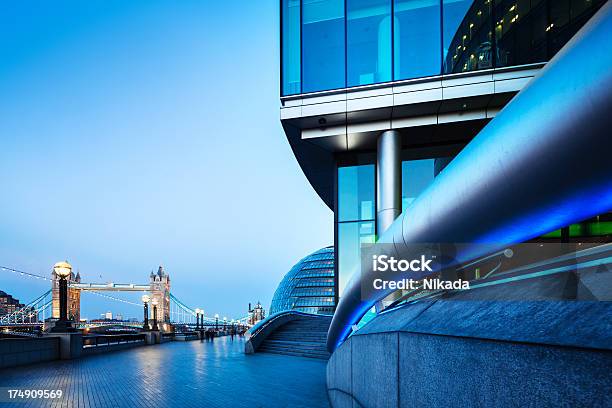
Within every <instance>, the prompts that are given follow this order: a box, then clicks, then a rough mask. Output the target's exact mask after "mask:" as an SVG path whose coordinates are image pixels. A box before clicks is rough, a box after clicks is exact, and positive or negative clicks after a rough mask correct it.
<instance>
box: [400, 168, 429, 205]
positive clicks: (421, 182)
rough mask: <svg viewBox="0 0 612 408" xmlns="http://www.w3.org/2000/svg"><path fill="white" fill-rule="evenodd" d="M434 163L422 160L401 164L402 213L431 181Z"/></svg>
mask: <svg viewBox="0 0 612 408" xmlns="http://www.w3.org/2000/svg"><path fill="white" fill-rule="evenodd" d="M434 161H435V160H434V159H423V160H408V161H403V162H402V211H404V210H405V209H406V207H408V206H409V205H410V203H412V202H413V201H414V200H415V199H416V198H417V197H418V195H419V194H421V192H423V190H425V189H426V188H427V187H428V186H429V184H431V182H432V181H433V179H434V174H435V173H434Z"/></svg>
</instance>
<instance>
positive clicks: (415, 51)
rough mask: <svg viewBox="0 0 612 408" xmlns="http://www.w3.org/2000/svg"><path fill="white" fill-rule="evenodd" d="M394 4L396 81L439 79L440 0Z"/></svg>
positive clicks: (404, 0) (404, 1) (402, 1)
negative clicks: (435, 76)
mask: <svg viewBox="0 0 612 408" xmlns="http://www.w3.org/2000/svg"><path fill="white" fill-rule="evenodd" d="M394 1H395V3H394V16H395V19H394V28H393V35H394V38H393V41H394V44H393V48H394V54H393V60H394V76H395V78H394V79H395V80H400V79H411V78H420V77H426V76H431V75H439V74H440V70H441V67H442V51H441V50H440V41H441V35H442V34H441V32H440V23H441V21H440V0H394Z"/></svg>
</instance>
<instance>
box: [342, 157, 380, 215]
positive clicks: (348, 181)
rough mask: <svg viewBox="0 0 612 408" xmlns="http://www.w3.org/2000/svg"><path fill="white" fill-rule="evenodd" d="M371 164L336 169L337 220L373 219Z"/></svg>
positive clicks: (373, 169)
mask: <svg viewBox="0 0 612 408" xmlns="http://www.w3.org/2000/svg"><path fill="white" fill-rule="evenodd" d="M374 172H375V168H374V165H373V164H367V165H361V166H351V167H340V168H339V169H338V221H339V222H343V221H360V220H361V221H363V220H373V219H374V212H375V211H376V209H375V202H374V197H375V190H374V183H375V181H374Z"/></svg>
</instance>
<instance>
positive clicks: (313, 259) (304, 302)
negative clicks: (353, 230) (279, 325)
mask: <svg viewBox="0 0 612 408" xmlns="http://www.w3.org/2000/svg"><path fill="white" fill-rule="evenodd" d="M334 295H335V294H334V247H331V246H330V247H326V248H322V249H319V250H318V251H316V252H313V253H312V254H310V255H308V256H306V257H304V258H302V259H301V260H300V261H299V262H298V263H296V264H295V265H294V266H293V267H292V268H291V269H290V270H289V272H287V274H286V275H285V277H284V278H283V280H282V281H281V282H280V284H279V285H278V288H276V292H274V296H273V297H272V304H271V305H270V314H274V313H278V312H283V311H286V310H295V311H298V312H304V313H311V314H322V315H331V314H333V313H334V308H335V302H334Z"/></svg>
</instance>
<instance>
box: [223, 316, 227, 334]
mask: <svg viewBox="0 0 612 408" xmlns="http://www.w3.org/2000/svg"><path fill="white" fill-rule="evenodd" d="M226 330H227V317H223V331H226Z"/></svg>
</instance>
